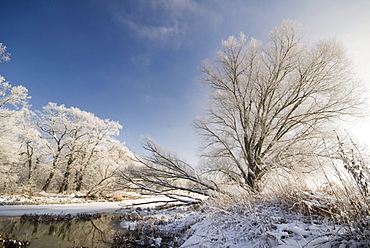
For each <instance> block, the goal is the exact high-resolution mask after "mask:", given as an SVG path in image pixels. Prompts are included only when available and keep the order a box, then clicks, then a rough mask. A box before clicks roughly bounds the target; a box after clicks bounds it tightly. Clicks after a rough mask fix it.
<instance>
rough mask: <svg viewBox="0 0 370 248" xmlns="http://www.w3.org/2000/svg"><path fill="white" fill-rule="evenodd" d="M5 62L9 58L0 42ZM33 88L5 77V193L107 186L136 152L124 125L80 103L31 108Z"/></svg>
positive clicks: (1, 118)
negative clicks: (123, 135)
mask: <svg viewBox="0 0 370 248" xmlns="http://www.w3.org/2000/svg"><path fill="white" fill-rule="evenodd" d="M0 55H1V56H0V58H1V61H2V62H5V61H9V60H10V58H9V54H7V53H6V47H5V46H4V45H3V44H0ZM29 98H30V97H29V96H28V91H27V89H26V88H25V87H23V86H12V85H11V84H10V83H9V82H7V81H6V80H5V78H4V77H0V137H1V142H0V191H1V192H17V191H20V190H27V191H31V192H39V191H53V192H59V193H65V192H75V191H84V192H88V194H94V193H97V192H100V191H101V190H103V189H104V190H107V189H109V187H110V186H111V184H112V182H113V178H114V177H115V175H116V171H117V170H118V169H119V168H122V167H124V166H125V165H127V164H128V163H129V161H130V160H129V156H130V154H131V152H130V151H129V150H128V148H127V147H125V146H124V144H122V143H121V142H119V141H118V140H117V139H116V137H117V136H118V135H119V131H120V130H121V129H122V126H121V125H120V124H119V123H118V122H115V121H112V120H108V119H101V118H99V117H97V116H95V115H94V114H92V113H89V112H86V111H82V110H80V109H78V108H75V107H70V108H68V107H66V106H64V105H58V104H56V103H51V102H50V103H48V104H47V105H46V106H44V107H43V108H42V110H36V111H32V110H31V109H30V108H29V104H28V100H29Z"/></svg>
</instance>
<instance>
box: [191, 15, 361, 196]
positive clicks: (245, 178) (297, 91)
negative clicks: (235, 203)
mask: <svg viewBox="0 0 370 248" xmlns="http://www.w3.org/2000/svg"><path fill="white" fill-rule="evenodd" d="M302 38H303V32H302V28H301V26H300V24H298V23H295V22H292V21H284V22H283V23H282V25H281V26H279V27H276V28H275V29H273V30H272V31H271V32H270V34H269V42H268V43H267V44H263V43H262V42H260V41H257V40H255V39H250V40H249V42H248V41H247V38H246V37H245V35H244V34H241V35H240V36H239V37H238V38H236V37H234V36H231V37H229V38H228V40H226V41H223V42H222V49H221V50H220V51H219V52H218V53H217V55H216V58H215V60H214V63H211V62H205V63H204V64H203V65H202V72H203V74H204V82H205V84H207V85H209V86H210V88H211V97H210V101H209V104H208V105H207V109H206V114H205V116H204V117H203V118H199V119H198V120H197V121H196V127H197V130H198V131H199V133H200V134H201V135H202V137H203V138H204V140H205V146H204V148H203V151H204V154H203V155H204V156H205V157H208V158H210V159H212V166H211V168H210V171H213V172H214V173H218V174H222V175H223V177H225V178H227V179H228V180H231V181H233V182H234V183H237V184H239V185H241V186H243V187H244V188H248V189H251V190H253V191H258V182H259V181H260V179H261V178H262V177H263V175H265V173H266V172H268V171H269V170H271V169H272V168H274V167H276V166H279V167H288V166H291V165H290V164H289V158H290V157H291V156H303V157H304V156H306V155H307V154H314V153H315V151H314V150H313V149H310V148H308V147H309V146H308V145H309V144H311V147H312V145H314V146H315V145H316V144H318V143H317V142H318V141H319V140H320V139H321V137H320V136H321V135H320V130H321V128H324V127H325V126H327V124H328V123H330V122H332V121H334V120H335V119H338V118H340V117H343V116H353V115H355V114H356V113H359V111H358V107H359V106H360V104H361V99H362V98H361V94H360V91H361V90H360V89H359V87H358V86H359V84H358V81H357V80H355V77H354V73H353V68H352V66H351V61H350V60H349V59H348V57H347V55H346V52H345V50H344V49H343V47H342V46H341V45H340V44H339V43H338V42H337V41H336V40H335V39H328V40H323V41H319V42H317V43H316V44H314V45H311V46H308V45H304V44H302Z"/></svg>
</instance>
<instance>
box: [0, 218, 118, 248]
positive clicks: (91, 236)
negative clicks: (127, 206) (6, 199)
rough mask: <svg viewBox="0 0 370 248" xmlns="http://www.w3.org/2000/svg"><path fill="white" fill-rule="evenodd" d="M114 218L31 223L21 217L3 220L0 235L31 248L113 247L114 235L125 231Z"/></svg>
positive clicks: (0, 221)
mask: <svg viewBox="0 0 370 248" xmlns="http://www.w3.org/2000/svg"><path fill="white" fill-rule="evenodd" d="M113 217H114V215H111V214H109V215H108V214H107V215H102V216H101V217H100V218H97V219H91V220H76V219H72V220H68V221H59V222H41V223H39V222H30V221H24V220H22V219H21V217H0V234H2V236H3V237H4V236H5V237H7V238H8V239H16V240H18V241H29V242H31V244H30V246H28V247H29V248H36V247H38V248H44V247H45V248H46V247H48V248H50V247H53V248H64V247H66V248H67V247H69V248H70V247H111V246H112V242H113V237H114V235H115V234H116V233H117V232H119V231H123V230H124V229H123V228H122V227H121V226H120V222H119V221H118V220H115V218H113Z"/></svg>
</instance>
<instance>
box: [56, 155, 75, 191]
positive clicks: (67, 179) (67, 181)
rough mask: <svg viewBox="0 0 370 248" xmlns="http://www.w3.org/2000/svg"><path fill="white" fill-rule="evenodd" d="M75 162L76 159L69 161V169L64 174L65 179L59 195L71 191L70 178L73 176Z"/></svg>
mask: <svg viewBox="0 0 370 248" xmlns="http://www.w3.org/2000/svg"><path fill="white" fill-rule="evenodd" d="M73 161H74V159H72V158H69V159H68V162H67V168H66V171H65V172H64V177H63V181H62V185H61V186H60V188H59V193H63V192H65V191H68V189H69V178H70V176H71V170H72V163H73Z"/></svg>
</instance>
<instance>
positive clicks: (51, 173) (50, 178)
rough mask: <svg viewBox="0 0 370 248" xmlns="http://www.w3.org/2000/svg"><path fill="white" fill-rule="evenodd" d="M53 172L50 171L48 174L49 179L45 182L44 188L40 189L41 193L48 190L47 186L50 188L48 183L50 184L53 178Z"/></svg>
mask: <svg viewBox="0 0 370 248" xmlns="http://www.w3.org/2000/svg"><path fill="white" fill-rule="evenodd" d="M54 174H55V173H54V170H53V171H52V172H50V174H49V177H48V179H47V180H46V183H45V184H44V186H43V187H42V189H41V191H45V192H46V191H47V190H48V189H49V186H50V182H51V180H52V179H53V177H54Z"/></svg>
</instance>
